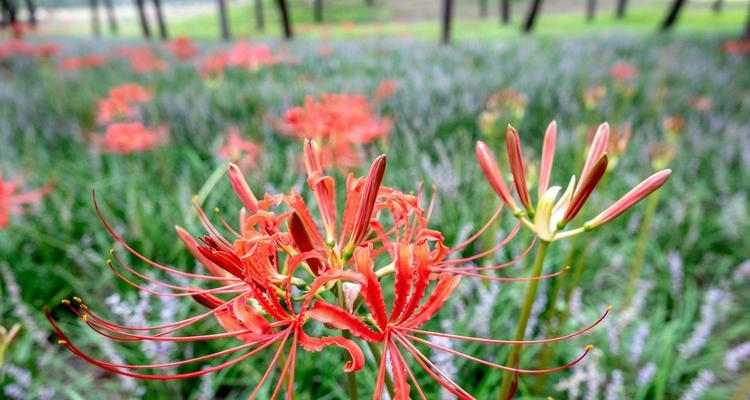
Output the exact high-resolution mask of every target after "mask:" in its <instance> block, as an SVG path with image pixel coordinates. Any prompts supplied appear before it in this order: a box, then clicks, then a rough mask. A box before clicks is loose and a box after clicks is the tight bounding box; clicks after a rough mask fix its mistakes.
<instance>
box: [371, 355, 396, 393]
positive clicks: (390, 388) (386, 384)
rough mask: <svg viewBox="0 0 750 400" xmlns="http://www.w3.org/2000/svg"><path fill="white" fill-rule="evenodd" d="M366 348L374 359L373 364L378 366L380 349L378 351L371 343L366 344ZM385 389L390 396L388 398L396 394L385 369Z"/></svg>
mask: <svg viewBox="0 0 750 400" xmlns="http://www.w3.org/2000/svg"><path fill="white" fill-rule="evenodd" d="M367 347H369V348H370V352H371V353H372V357H373V358H374V359H375V364H376V365H378V366H379V365H380V359H381V358H382V357H381V355H380V349H378V346H377V345H376V344H375V343H372V342H367ZM385 387H386V388H387V389H388V394H389V395H390V398H393V394H394V393H396V391H395V390H394V388H393V381H392V380H391V375H390V374H389V373H388V370H387V369H386V371H385Z"/></svg>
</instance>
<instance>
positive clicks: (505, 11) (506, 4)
mask: <svg viewBox="0 0 750 400" xmlns="http://www.w3.org/2000/svg"><path fill="white" fill-rule="evenodd" d="M500 21H502V23H503V24H506V25H507V24H509V23H510V0H500Z"/></svg>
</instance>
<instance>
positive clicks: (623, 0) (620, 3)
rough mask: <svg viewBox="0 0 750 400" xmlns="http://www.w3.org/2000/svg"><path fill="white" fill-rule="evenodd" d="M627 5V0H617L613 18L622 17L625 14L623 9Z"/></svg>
mask: <svg viewBox="0 0 750 400" xmlns="http://www.w3.org/2000/svg"><path fill="white" fill-rule="evenodd" d="M627 7H628V0H617V7H616V8H615V18H617V19H622V17H624V16H625V9H626V8H627Z"/></svg>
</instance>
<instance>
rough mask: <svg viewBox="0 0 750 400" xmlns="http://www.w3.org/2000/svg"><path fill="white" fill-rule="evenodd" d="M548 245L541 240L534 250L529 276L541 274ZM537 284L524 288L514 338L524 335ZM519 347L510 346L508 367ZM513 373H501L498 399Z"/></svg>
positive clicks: (503, 399) (503, 397)
mask: <svg viewBox="0 0 750 400" xmlns="http://www.w3.org/2000/svg"><path fill="white" fill-rule="evenodd" d="M548 247H549V242H545V241H543V240H542V241H541V242H540V245H539V248H538V249H537V252H536V258H535V259H534V266H533V267H532V273H531V276H533V277H537V276H540V275H541V274H542V268H543V267H544V257H545V256H546V255H547V248H548ZM538 286H539V280H535V281H531V282H530V283H529V287H528V288H527V289H526V295H525V296H524V299H523V304H522V305H521V316H520V317H519V321H518V328H517V329H516V336H515V339H514V340H524V338H525V336H526V325H527V324H528V322H529V317H530V316H531V307H532V306H533V304H534V299H535V298H536V291H537V287H538ZM521 347H522V345H519V344H515V345H513V347H512V348H511V350H510V354H509V355H508V362H507V365H508V366H509V367H512V368H517V367H518V360H519V358H520V357H521ZM515 375H516V374H515V373H513V372H505V373H504V374H503V383H502V386H500V391H499V392H498V396H497V399H498V400H506V399H507V398H508V395H509V394H510V392H511V385H512V384H513V380H514V379H515Z"/></svg>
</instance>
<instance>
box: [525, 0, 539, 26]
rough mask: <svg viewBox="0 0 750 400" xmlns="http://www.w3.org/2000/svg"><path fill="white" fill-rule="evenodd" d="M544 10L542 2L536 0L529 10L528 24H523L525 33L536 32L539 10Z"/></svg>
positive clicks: (527, 15)
mask: <svg viewBox="0 0 750 400" xmlns="http://www.w3.org/2000/svg"><path fill="white" fill-rule="evenodd" d="M541 8H542V0H534V1H533V2H532V3H531V8H529V13H528V14H526V22H524V24H523V33H531V31H533V30H534V24H535V23H536V17H537V15H539V10H540V9H541Z"/></svg>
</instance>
